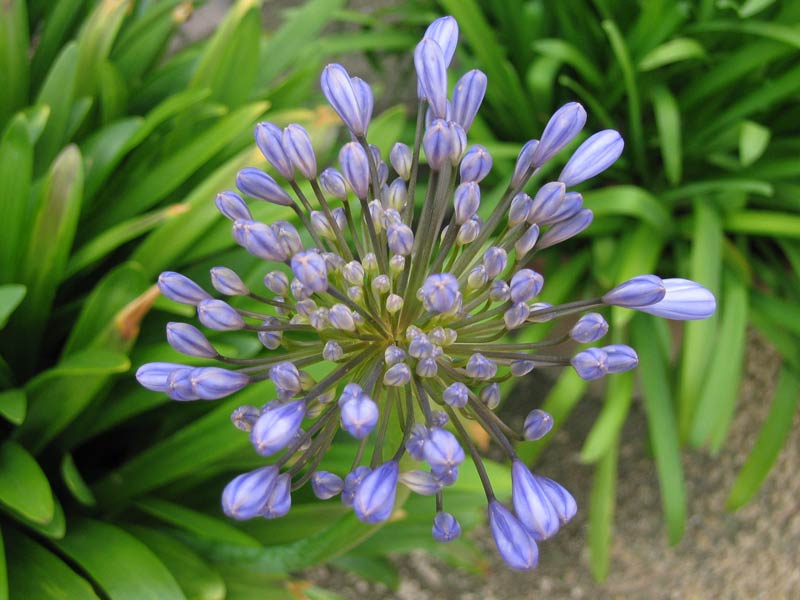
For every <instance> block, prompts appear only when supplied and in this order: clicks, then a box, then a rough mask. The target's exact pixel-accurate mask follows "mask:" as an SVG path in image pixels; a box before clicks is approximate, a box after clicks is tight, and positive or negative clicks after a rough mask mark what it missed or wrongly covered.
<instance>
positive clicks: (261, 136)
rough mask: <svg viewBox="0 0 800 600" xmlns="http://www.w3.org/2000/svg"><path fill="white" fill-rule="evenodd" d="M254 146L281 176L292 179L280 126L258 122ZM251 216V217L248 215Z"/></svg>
mask: <svg viewBox="0 0 800 600" xmlns="http://www.w3.org/2000/svg"><path fill="white" fill-rule="evenodd" d="M255 137H256V146H258V149H259V150H261V154H263V155H264V158H266V159H267V161H268V162H269V164H271V165H272V166H273V167H274V168H275V170H276V171H277V172H278V173H280V174H281V177H283V178H284V179H286V180H287V181H294V167H293V166H292V161H291V159H290V158H289V156H288V155H287V153H286V150H285V149H284V146H283V142H282V138H283V132H282V131H281V128H280V127H278V126H277V125H275V124H274V123H259V124H258V125H256V130H255ZM248 218H252V217H248Z"/></svg>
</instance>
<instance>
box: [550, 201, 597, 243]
mask: <svg viewBox="0 0 800 600" xmlns="http://www.w3.org/2000/svg"><path fill="white" fill-rule="evenodd" d="M593 219H594V213H593V212H592V211H591V210H589V209H588V208H584V209H583V210H580V211H578V212H577V213H575V214H574V215H572V216H571V217H570V218H569V219H567V220H565V221H560V222H558V223H556V224H555V225H551V226H550V228H549V229H548V230H547V231H545V232H544V233H543V234H542V236H541V237H540V238H539V241H538V244H539V250H543V249H544V248H549V247H550V246H555V245H556V244H560V243H561V242H563V241H566V240H568V239H570V238H573V237H575V236H576V235H578V234H579V233H580V232H582V231H583V230H584V229H586V228H587V227H589V225H591V224H592V220H593Z"/></svg>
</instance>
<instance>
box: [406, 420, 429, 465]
mask: <svg viewBox="0 0 800 600" xmlns="http://www.w3.org/2000/svg"><path fill="white" fill-rule="evenodd" d="M428 433H429V432H428V428H427V427H425V425H423V424H422V423H414V425H413V426H412V427H411V433H410V434H409V436H408V439H407V440H406V452H408V455H409V456H410V457H411V458H413V459H414V460H417V461H421V460H424V458H425V455H424V453H423V449H424V448H425V442H426V440H427V439H428Z"/></svg>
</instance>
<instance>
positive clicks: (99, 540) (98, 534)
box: [55, 518, 185, 600]
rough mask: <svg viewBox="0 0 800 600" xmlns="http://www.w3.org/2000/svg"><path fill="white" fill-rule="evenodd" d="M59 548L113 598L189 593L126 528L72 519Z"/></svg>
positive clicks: (168, 599)
mask: <svg viewBox="0 0 800 600" xmlns="http://www.w3.org/2000/svg"><path fill="white" fill-rule="evenodd" d="M55 545H56V547H57V548H58V549H59V550H60V551H61V552H63V553H64V554H66V555H67V556H68V557H69V558H70V559H71V560H73V561H74V562H76V563H77V564H78V565H80V567H81V568H82V569H83V570H84V571H86V573H87V574H88V575H89V576H90V577H91V578H92V579H93V580H94V581H95V582H96V583H97V584H98V585H99V586H100V587H101V588H102V589H103V591H104V592H105V593H106V594H107V595H108V597H109V598H110V599H111V600H148V599H152V600H183V599H184V598H185V596H184V595H183V592H182V591H181V588H180V587H179V586H178V583H177V582H176V581H175V578H174V577H173V576H172V574H171V573H170V572H169V571H168V570H167V568H166V567H165V566H164V564H163V563H162V562H161V561H160V560H158V557H157V556H156V555H155V554H153V553H152V552H151V551H150V550H149V549H148V548H147V546H145V545H144V544H143V543H142V542H140V541H139V540H137V539H136V538H135V537H133V536H132V535H131V534H129V533H127V532H125V531H123V530H122V529H120V528H118V527H116V526H114V525H111V524H109V523H103V522H101V521H94V520H91V519H84V518H76V519H73V520H72V521H71V522H70V527H69V532H68V534H67V535H66V537H64V539H62V540H59V541H57V542H55Z"/></svg>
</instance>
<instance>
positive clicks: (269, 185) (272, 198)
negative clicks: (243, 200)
mask: <svg viewBox="0 0 800 600" xmlns="http://www.w3.org/2000/svg"><path fill="white" fill-rule="evenodd" d="M236 187H238V188H239V189H240V190H242V192H244V193H245V194H247V195H248V196H252V197H253V198H258V199H259V200H266V201H267V202H271V203H273V204H278V205H280V206H291V205H292V204H294V201H293V200H292V199H291V197H289V194H287V193H286V192H285V191H284V189H283V188H282V187H281V186H280V185H278V182H277V181H275V180H274V179H273V178H272V177H270V176H269V175H267V174H266V173H264V171H262V170H261V169H256V168H253V167H245V168H244V169H242V170H241V171H239V173H237V175H236Z"/></svg>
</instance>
